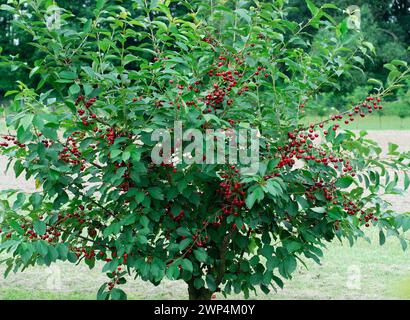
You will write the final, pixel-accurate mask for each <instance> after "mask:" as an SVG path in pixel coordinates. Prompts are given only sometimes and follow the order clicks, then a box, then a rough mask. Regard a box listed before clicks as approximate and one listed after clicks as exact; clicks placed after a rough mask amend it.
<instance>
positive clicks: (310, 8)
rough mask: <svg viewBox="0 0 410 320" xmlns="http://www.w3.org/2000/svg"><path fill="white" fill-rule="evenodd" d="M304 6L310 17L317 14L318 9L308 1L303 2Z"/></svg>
mask: <svg viewBox="0 0 410 320" xmlns="http://www.w3.org/2000/svg"><path fill="white" fill-rule="evenodd" d="M305 1H306V5H307V7H308V9H309V11H310V12H311V13H312V16H315V15H316V14H317V13H318V12H319V8H318V7H316V6H315V5H314V3H313V2H312V1H310V0H305Z"/></svg>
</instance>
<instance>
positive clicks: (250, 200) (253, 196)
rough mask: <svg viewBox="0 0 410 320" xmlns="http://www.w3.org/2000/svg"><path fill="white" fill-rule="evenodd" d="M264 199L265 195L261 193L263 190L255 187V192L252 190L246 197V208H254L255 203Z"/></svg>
mask: <svg viewBox="0 0 410 320" xmlns="http://www.w3.org/2000/svg"><path fill="white" fill-rule="evenodd" d="M264 197H265V194H264V192H263V189H262V188H261V187H260V186H257V187H256V188H255V190H253V191H252V192H251V193H250V194H248V196H247V197H246V200H245V203H246V206H247V207H248V208H249V209H252V207H253V206H254V204H255V202H256V201H257V200H258V201H261V200H263V198H264Z"/></svg>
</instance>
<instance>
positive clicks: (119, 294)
mask: <svg viewBox="0 0 410 320" xmlns="http://www.w3.org/2000/svg"><path fill="white" fill-rule="evenodd" d="M111 299H112V300H127V294H126V293H125V292H124V291H123V290H122V289H119V288H114V289H112V290H111Z"/></svg>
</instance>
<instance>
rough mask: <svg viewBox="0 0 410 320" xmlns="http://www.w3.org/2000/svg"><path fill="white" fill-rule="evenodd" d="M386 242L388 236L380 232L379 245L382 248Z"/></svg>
mask: <svg viewBox="0 0 410 320" xmlns="http://www.w3.org/2000/svg"><path fill="white" fill-rule="evenodd" d="M385 242H386V236H385V235H384V232H383V230H380V231H379V244H380V245H381V246H382V245H384V243H385Z"/></svg>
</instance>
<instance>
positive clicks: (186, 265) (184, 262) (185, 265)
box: [181, 259, 194, 273]
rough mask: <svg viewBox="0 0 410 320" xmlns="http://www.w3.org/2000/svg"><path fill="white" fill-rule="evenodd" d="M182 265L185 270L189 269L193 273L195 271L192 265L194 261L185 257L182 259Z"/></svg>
mask: <svg viewBox="0 0 410 320" xmlns="http://www.w3.org/2000/svg"><path fill="white" fill-rule="evenodd" d="M181 267H182V269H183V270H184V271H187V272H189V273H192V271H194V266H193V265H192V262H191V261H190V260H188V259H183V260H182V261H181Z"/></svg>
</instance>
